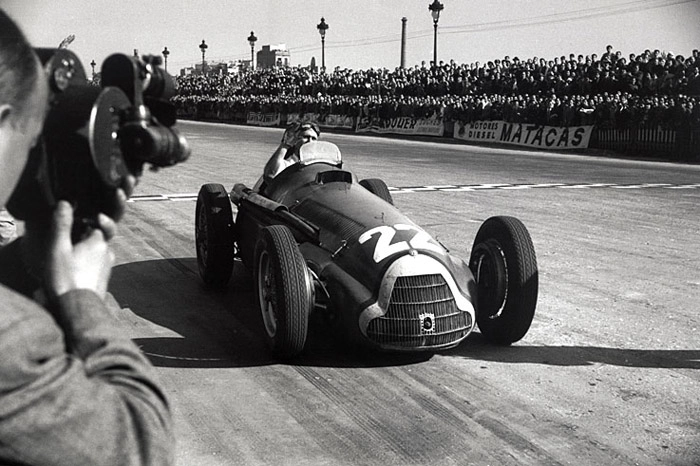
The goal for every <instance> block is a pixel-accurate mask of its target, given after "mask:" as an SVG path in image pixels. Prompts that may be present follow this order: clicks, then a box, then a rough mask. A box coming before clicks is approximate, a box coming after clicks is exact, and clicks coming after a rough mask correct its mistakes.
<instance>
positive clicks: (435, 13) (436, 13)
mask: <svg viewBox="0 0 700 466" xmlns="http://www.w3.org/2000/svg"><path fill="white" fill-rule="evenodd" d="M443 8H445V5H443V4H442V3H440V2H439V1H438V0H433V3H431V4H430V5H428V10H430V15H431V16H432V17H433V28H434V29H435V34H434V36H433V63H434V64H435V66H437V64H438V61H437V28H438V21H439V20H440V12H441V11H442V9H443Z"/></svg>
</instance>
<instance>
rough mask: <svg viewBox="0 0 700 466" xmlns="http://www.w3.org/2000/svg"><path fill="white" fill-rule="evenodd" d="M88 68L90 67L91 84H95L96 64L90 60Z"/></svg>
mask: <svg viewBox="0 0 700 466" xmlns="http://www.w3.org/2000/svg"><path fill="white" fill-rule="evenodd" d="M90 66H92V82H95V66H97V63H95V60H92V61H91V62H90Z"/></svg>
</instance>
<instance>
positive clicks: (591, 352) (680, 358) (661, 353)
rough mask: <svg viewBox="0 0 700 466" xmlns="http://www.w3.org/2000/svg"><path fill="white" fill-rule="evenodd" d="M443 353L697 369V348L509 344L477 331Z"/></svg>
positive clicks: (532, 361) (527, 360)
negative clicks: (491, 341)
mask: <svg viewBox="0 0 700 466" xmlns="http://www.w3.org/2000/svg"><path fill="white" fill-rule="evenodd" d="M444 354H445V355H451V356H458V357H462V358H468V359H474V360H479V361H491V362H502V363H527V364H544V365H552V366H587V365H593V364H606V365H611V366H624V367H640V368H658V369H700V350H663V349H627V348H609V347H599V346H562V345H556V346H533V345H527V344H522V343H515V344H513V345H512V346H496V345H492V344H489V343H488V342H487V341H486V339H485V338H484V337H483V335H481V334H480V333H478V332H475V333H473V334H472V335H471V336H470V337H469V338H468V339H467V340H466V341H465V342H463V343H462V344H461V345H460V346H458V347H457V348H454V349H452V350H449V351H447V352H445V353H444Z"/></svg>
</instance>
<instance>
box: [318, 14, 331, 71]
mask: <svg viewBox="0 0 700 466" xmlns="http://www.w3.org/2000/svg"><path fill="white" fill-rule="evenodd" d="M316 29H318V33H319V34H321V71H322V72H324V73H325V72H326V30H328V23H326V20H325V19H324V18H321V22H320V23H318V24H317V25H316Z"/></svg>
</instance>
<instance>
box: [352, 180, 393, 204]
mask: <svg viewBox="0 0 700 466" xmlns="http://www.w3.org/2000/svg"><path fill="white" fill-rule="evenodd" d="M360 186H362V187H363V188H365V189H366V190H367V191H369V192H371V193H372V194H374V195H375V196H377V197H379V198H381V199H384V200H385V201H386V202H388V203H389V204H391V205H394V199H393V198H392V197H391V193H390V192H389V188H388V187H387V186H386V183H385V182H384V181H382V180H380V179H379V178H367V179H365V180H361V181H360Z"/></svg>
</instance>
